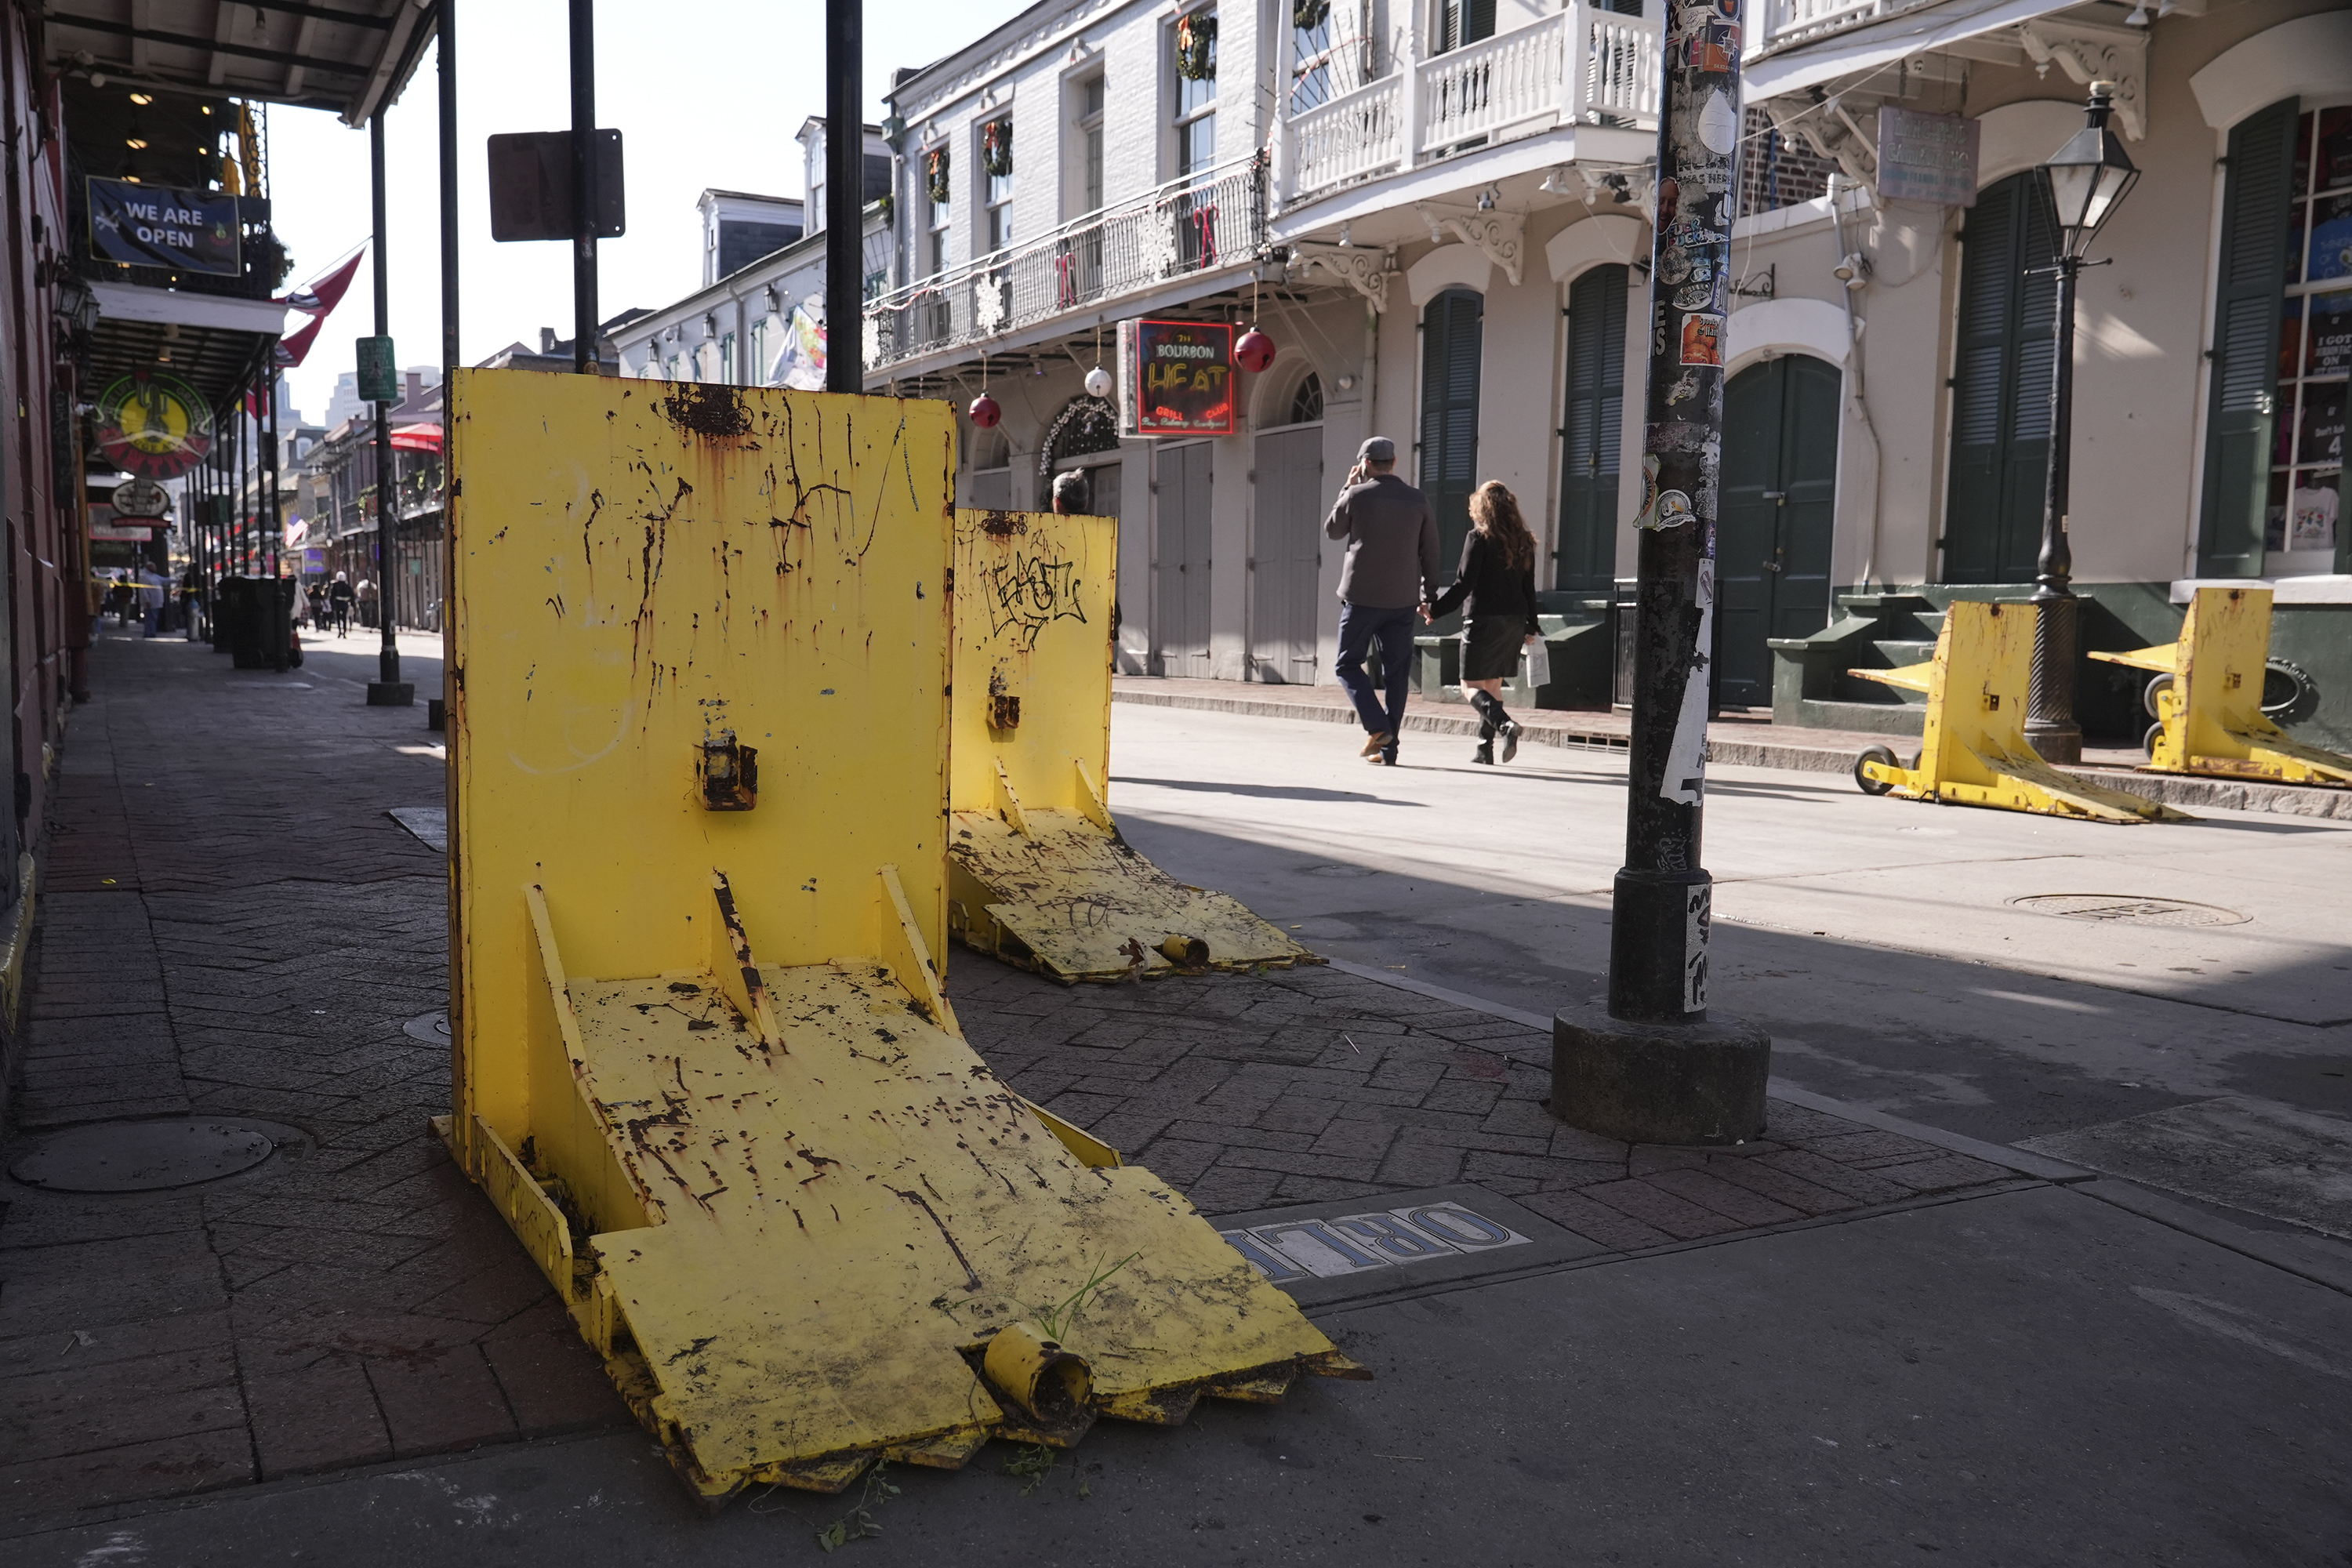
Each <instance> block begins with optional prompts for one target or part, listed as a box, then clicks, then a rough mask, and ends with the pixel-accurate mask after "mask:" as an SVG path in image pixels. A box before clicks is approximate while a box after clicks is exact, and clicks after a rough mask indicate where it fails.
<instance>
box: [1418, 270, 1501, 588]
mask: <svg viewBox="0 0 2352 1568" xmlns="http://www.w3.org/2000/svg"><path fill="white" fill-rule="evenodd" d="M1485 314H1486V300H1485V299H1484V298H1483V297H1482V296H1481V295H1479V294H1477V293H1475V292H1474V291H1473V290H1471V289H1447V290H1445V292H1444V293H1443V294H1440V295H1439V296H1438V297H1437V298H1436V299H1434V300H1431V301H1430V302H1429V307H1428V309H1427V310H1423V312H1422V344H1421V488H1422V490H1423V493H1424V494H1426V495H1427V496H1428V497H1429V505H1430V510H1433V511H1434V512H1435V513H1436V514H1437V567H1438V572H1439V574H1440V575H1441V576H1444V577H1445V578H1446V579H1447V580H1448V581H1451V578H1452V574H1453V571H1454V566H1455V564H1456V563H1459V562H1460V560H1461V559H1462V540H1463V537H1464V536H1465V534H1467V533H1468V532H1469V531H1470V492H1471V491H1472V490H1473V489H1475V488H1476V487H1477V482H1478V367H1479V361H1480V358H1481V355H1480V347H1481V340H1482V338H1483V335H1484V334H1483V331H1482V326H1483V322H1484V319H1485Z"/></svg>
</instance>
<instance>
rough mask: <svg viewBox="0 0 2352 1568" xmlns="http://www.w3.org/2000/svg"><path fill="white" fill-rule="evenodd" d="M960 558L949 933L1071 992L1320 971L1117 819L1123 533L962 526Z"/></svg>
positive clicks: (1104, 525) (1092, 525)
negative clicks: (1068, 984) (1114, 720)
mask: <svg viewBox="0 0 2352 1568" xmlns="http://www.w3.org/2000/svg"><path fill="white" fill-rule="evenodd" d="M955 548H956V563H955V564H956V575H955V584H956V593H955V664H954V670H953V675H952V679H951V682H950V685H951V689H952V690H953V692H954V699H953V700H952V702H951V703H950V723H951V725H952V728H953V732H954V740H953V744H952V746H951V747H950V755H951V756H952V758H953V760H954V765H953V769H952V772H951V773H950V787H949V800H950V805H951V806H952V807H953V816H954V824H953V829H952V832H951V835H950V838H949V841H948V848H949V852H950V856H951V857H952V871H951V873H950V875H951V879H952V880H951V884H950V903H949V905H948V924H949V929H950V931H953V932H954V933H955V934H956V935H957V936H958V937H960V938H961V940H963V941H964V942H967V943H969V944H970V945H971V946H973V947H975V948H978V949H980V950H981V951H982V952H991V953H994V954H995V955H997V956H998V957H1000V958H1003V959H1006V960H1008V961H1009V962H1012V963H1019V964H1023V965H1024V966H1026V967H1029V968H1034V969H1037V970H1040V971H1042V972H1044V973H1046V974H1050V975H1052V976H1053V977H1054V978H1055V979H1057V980H1063V981H1076V980H1124V979H1129V978H1132V977H1138V976H1144V977H1156V976H1158V975H1162V974H1168V973H1174V972H1175V971H1177V970H1179V969H1202V968H1208V969H1235V968H1245V967H1248V966H1251V965H1255V964H1266V965H1274V966H1284V965H1288V964H1292V963H1301V962H1305V963H1314V962H1316V960H1315V958H1314V955H1313V954H1311V953H1309V952H1307V950H1306V949H1305V948H1303V947H1301V946H1299V945H1298V944H1297V942H1292V941H1291V940H1290V939H1289V938H1288V937H1286V936H1285V935H1283V933H1282V932H1280V931H1276V929H1275V928H1274V927H1272V926H1270V925H1268V924H1267V923H1266V922H1265V921H1262V920H1260V919H1258V918H1257V916H1255V915H1254V914H1252V913H1250V911H1249V910H1246V909H1244V908H1243V907H1242V905H1241V904H1240V902H1239V901H1237V900H1234V899H1233V898H1231V897H1229V896H1228V895H1226V894H1223V893H1214V892H1208V891H1205V890H1203V889H1199V888H1192V887H1187V886H1185V885H1184V884H1183V883H1181V882H1179V881H1177V880H1176V879H1174V878H1172V877H1171V876H1169V875H1168V873H1166V872H1165V871H1162V870H1161V869H1160V868H1159V867H1157V866H1155V865H1153V864H1152V863H1151V862H1150V860H1148V859H1146V858H1144V857H1142V856H1141V855H1139V854H1137V853H1136V852H1135V850H1134V849H1133V848H1131V847H1129V845H1128V843H1127V841H1126V839H1125V838H1124V837H1121V836H1120V834H1119V831H1118V826H1117V825H1116V824H1114V823H1113V822H1112V821H1111V815H1110V808H1109V806H1108V805H1107V804H1105V801H1106V796H1105V790H1106V788H1107V786H1108V780H1109V773H1110V651H1111V644H1110V632H1111V603H1112V597H1111V596H1112V595H1113V593H1114V592H1115V591H1116V586H1117V582H1118V573H1117V567H1118V522H1117V521H1116V520H1115V519H1111V518H1102V517H1055V516H1053V515H1051V514H1049V513H1043V512H1015V511H959V512H957V513H956V520H955Z"/></svg>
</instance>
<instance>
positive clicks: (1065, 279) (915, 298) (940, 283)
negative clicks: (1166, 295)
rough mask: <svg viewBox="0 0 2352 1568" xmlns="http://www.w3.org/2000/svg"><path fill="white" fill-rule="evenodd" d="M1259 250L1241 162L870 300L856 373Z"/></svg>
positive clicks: (1261, 237)
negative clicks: (861, 364)
mask: <svg viewBox="0 0 2352 1568" xmlns="http://www.w3.org/2000/svg"><path fill="white" fill-rule="evenodd" d="M1264 253H1265V156H1264V154H1263V153H1253V154H1251V155H1250V156H1249V157H1247V158H1244V159H1239V160H1236V161H1235V162H1234V163H1223V164H1220V165H1218V166H1217V167H1215V168H1213V169H1206V170H1203V171H1202V172H1201V173H1199V174H1188V175H1185V176H1184V177H1182V178H1181V179H1175V180H1171V181H1169V182H1168V183H1167V184H1163V185H1160V186H1158V187H1157V188H1155V189H1153V190H1150V191H1147V192H1145V193H1144V194H1143V195H1139V196H1136V197H1133V198H1131V199H1129V200H1128V201H1124V202H1119V203H1117V204H1115V205H1110V206H1107V207H1105V208H1103V209H1102V210H1101V211H1099V212H1096V213H1090V214H1088V215H1087V216H1085V217H1082V218H1079V219H1076V221H1074V222H1071V223H1066V224H1064V225H1063V226H1061V227H1059V228H1057V229H1055V230H1054V231H1053V232H1052V233H1050V234H1047V235H1044V236H1041V237H1038V238H1036V239H1032V240H1024V241H1020V242H1018V243H1016V244H1013V245H1010V246H1007V247H1005V248H1004V249H1003V250H999V251H996V252H994V253H992V254H991V255H988V256H982V257H979V258H975V259H973V260H971V261H967V262H964V263H962V264H961V265H960V266H956V267H950V268H946V269H945V270H943V271H940V272H939V273H936V274H934V275H933V276H931V277H929V278H925V279H919V280H918V281H916V282H914V283H911V284H908V286H906V287H905V288H903V289H892V290H890V291H889V292H888V293H887V294H883V295H880V296H878V297H877V298H876V299H874V300H871V301H869V302H868V303H867V305H866V329H865V330H866V341H865V351H866V352H865V362H866V369H867V371H868V372H874V371H885V370H887V369H889V368H890V367H891V366H893V365H898V364H902V363H906V362H907V361H908V360H912V359H917V358H919V357H922V356H924V355H927V354H932V353H939V352H940V351H941V350H946V349H958V348H965V347H973V346H979V345H983V344H986V343H989V342H993V341H994V340H996V339H998V338H1001V337H1003V336H1004V335H1005V334H1006V333H1008V332H1014V331H1021V330H1022V329H1024V328H1026V327H1031V326H1034V325H1036V324H1038V323H1040V322H1044V321H1051V320H1053V319H1054V318H1055V317H1056V316H1059V315H1064V314H1066V313H1068V312H1071V311H1076V310H1084V309H1086V308H1087V307H1089V306H1092V305H1096V304H1098V303H1100V302H1102V301H1104V300H1118V299H1122V298H1125V297H1127V296H1129V295H1134V294H1139V293H1142V292H1144V291H1146V290H1148V289H1153V288H1156V287H1158V286H1160V284H1163V283H1167V282H1170V281H1171V280H1173V279H1179V278H1183V277H1186V276H1188V275H1192V274H1197V273H1210V272H1218V271H1222V270H1223V269H1225V268H1231V267H1240V266H1244V265H1247V264H1249V263H1252V262H1255V261H1256V260H1257V259H1258V258H1259V257H1261V256H1262V255H1263V254H1264Z"/></svg>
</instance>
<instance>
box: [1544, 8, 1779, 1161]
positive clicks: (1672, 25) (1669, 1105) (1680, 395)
mask: <svg viewBox="0 0 2352 1568" xmlns="http://www.w3.org/2000/svg"><path fill="white" fill-rule="evenodd" d="M1666 12H1667V14H1666V24H1665V26H1666V37H1665V51H1664V73H1665V79H1664V91H1663V93H1662V94H1661V97H1660V113H1659V124H1658V172H1657V192H1656V196H1657V201H1656V209H1657V210H1656V218H1655V224H1654V238H1653V251H1652V258H1651V274H1650V289H1651V300H1650V323H1651V333H1650V374H1649V394H1648V402H1647V405H1646V406H1645V410H1644V416H1643V440H1642V454H1643V456H1642V474H1643V481H1642V482H1643V505H1642V512H1641V516H1640V517H1639V518H1638V519H1637V520H1636V529H1637V538H1638V540H1639V556H1638V562H1637V567H1636V575H1637V584H1638V585H1637V587H1636V590H1635V595H1636V598H1637V600H1638V610H1637V614H1638V616H1639V619H1638V620H1637V622H1636V633H1635V643H1634V654H1633V737H1632V742H1633V743H1632V750H1631V754H1630V757H1629V760H1628V764H1627V775H1628V776H1627V781H1626V784H1627V787H1626V806H1625V864H1624V868H1622V870H1620V871H1619V872H1618V873H1617V880H1616V887H1615V889H1614V897H1613V900H1612V908H1613V910H1614V916H1613V924H1612V927H1611V932H1610V942H1609V997H1608V1004H1607V1006H1606V1008H1605V1009H1603V1008H1599V1007H1591V1006H1586V1007H1578V1008H1571V1009H1568V1010H1564V1011H1562V1012H1561V1013H1560V1014H1559V1016H1558V1017H1557V1018H1556V1019H1555V1021H1554V1024H1553V1043H1552V1094H1551V1110H1552V1113H1553V1114H1554V1115H1556V1116H1558V1117H1559V1118H1561V1119H1562V1120H1564V1121H1569V1122H1570V1123H1571V1124H1573V1125H1575V1126H1578V1127H1581V1128H1584V1129H1585V1130H1587V1131H1593V1132H1599V1133H1602V1134H1604V1135H1606V1136H1609V1137H1612V1138H1623V1139H1628V1140H1631V1141H1633V1142H1646V1143H1732V1142H1743V1141H1745V1140H1747V1139H1750V1138H1754V1137H1757V1136H1758V1135H1759V1134H1760V1133H1761V1132H1762V1131H1763V1130H1764V1085H1765V1080H1766V1078H1767V1077H1768V1076H1769V1070H1770V1062H1771V1041H1770V1040H1769V1038H1768V1037H1766V1036H1765V1034H1764V1032H1763V1031H1762V1030H1761V1029H1759V1028H1757V1027H1756V1026H1753V1025H1749V1024H1745V1023H1742V1022H1740V1021H1738V1020H1737V1019H1732V1018H1726V1017H1713V1018H1710V1017H1709V1016H1708V1013H1707V979H1708V976H1707V946H1708V935H1709V927H1710V924H1711V922H1712V920H1713V914H1714V882H1713V879H1711V878H1709V877H1708V876H1707V874H1706V867H1705V866H1704V865H1703V864H1702V863H1701V861H1700V855H1699V851H1700V843H1701V829H1702V826H1703V820H1702V819H1703V817H1704V815H1705V795H1706V719H1707V696H1708V690H1707V689H1708V684H1709V668H1708V667H1709V663H1710V659H1711V655H1712V647H1713V631H1714V619H1715V565H1716V563H1715V542H1716V521H1717V509H1718V505H1719V499H1720V498H1719V493H1718V492H1719V488H1720V484H1721V476H1722V466H1723V464H1722V458H1723V379H1724V378H1723V346H1724V345H1723V330H1724V318H1725V315H1726V313H1727V303H1728V301H1729V298H1730V286H1731V280H1730V279H1729V277H1728V275H1727V269H1728V268H1729V266H1730V263H1731V219H1732V215H1733V211H1734V202H1735V196H1734V190H1735V181H1736V178H1737V169H1736V164H1737V156H1736V154H1737V153H1738V146H1739V126H1740V107H1739V45H1740V26H1739V24H1740V19H1741V18H1740V16H1739V15H1738V10H1737V8H1735V11H1734V14H1733V15H1732V16H1729V17H1726V16H1723V15H1722V13H1721V11H1720V9H1719V8H1718V7H1714V6H1688V7H1676V6H1672V5H1669V6H1668V7H1667V8H1666Z"/></svg>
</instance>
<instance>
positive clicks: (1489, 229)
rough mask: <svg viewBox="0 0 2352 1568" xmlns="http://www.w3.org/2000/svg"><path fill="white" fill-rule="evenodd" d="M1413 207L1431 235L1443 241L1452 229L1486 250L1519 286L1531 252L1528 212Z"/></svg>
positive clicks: (1432, 205)
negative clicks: (1529, 249) (1520, 277)
mask: <svg viewBox="0 0 2352 1568" xmlns="http://www.w3.org/2000/svg"><path fill="white" fill-rule="evenodd" d="M1413 210H1414V211H1415V212H1417V213H1419V214H1420V215H1421V217H1422V221H1423V223H1426V224H1427V225H1429V237H1430V238H1432V239H1434V240H1438V241H1440V242H1443V241H1444V238H1445V231H1446V230H1447V229H1452V230H1453V231H1454V233H1455V234H1456V235H1458V236H1459V237H1461V240H1462V243H1463V244H1465V245H1468V246H1474V247H1476V248H1477V249H1479V250H1480V251H1482V252H1484V253H1485V255H1486V259H1487V260H1489V261H1491V262H1493V263H1494V264H1495V265H1496V266H1497V267H1499V268H1502V269H1503V274H1504V276H1505V277H1507V278H1508V279H1510V280H1511V286H1512V287H1513V288H1515V289H1516V288H1517V287H1518V282H1519V271H1520V268H1521V266H1522V264H1523V263H1524V262H1525V261H1526V259H1527V254H1528V220H1527V216H1526V215H1525V214H1524V213H1510V212H1503V211H1501V210H1499V209H1497V210H1496V211H1493V212H1481V211H1480V210H1479V209H1478V208H1476V207H1456V206H1446V205H1441V204H1439V203H1437V202H1415V203H1414V204H1413Z"/></svg>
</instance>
